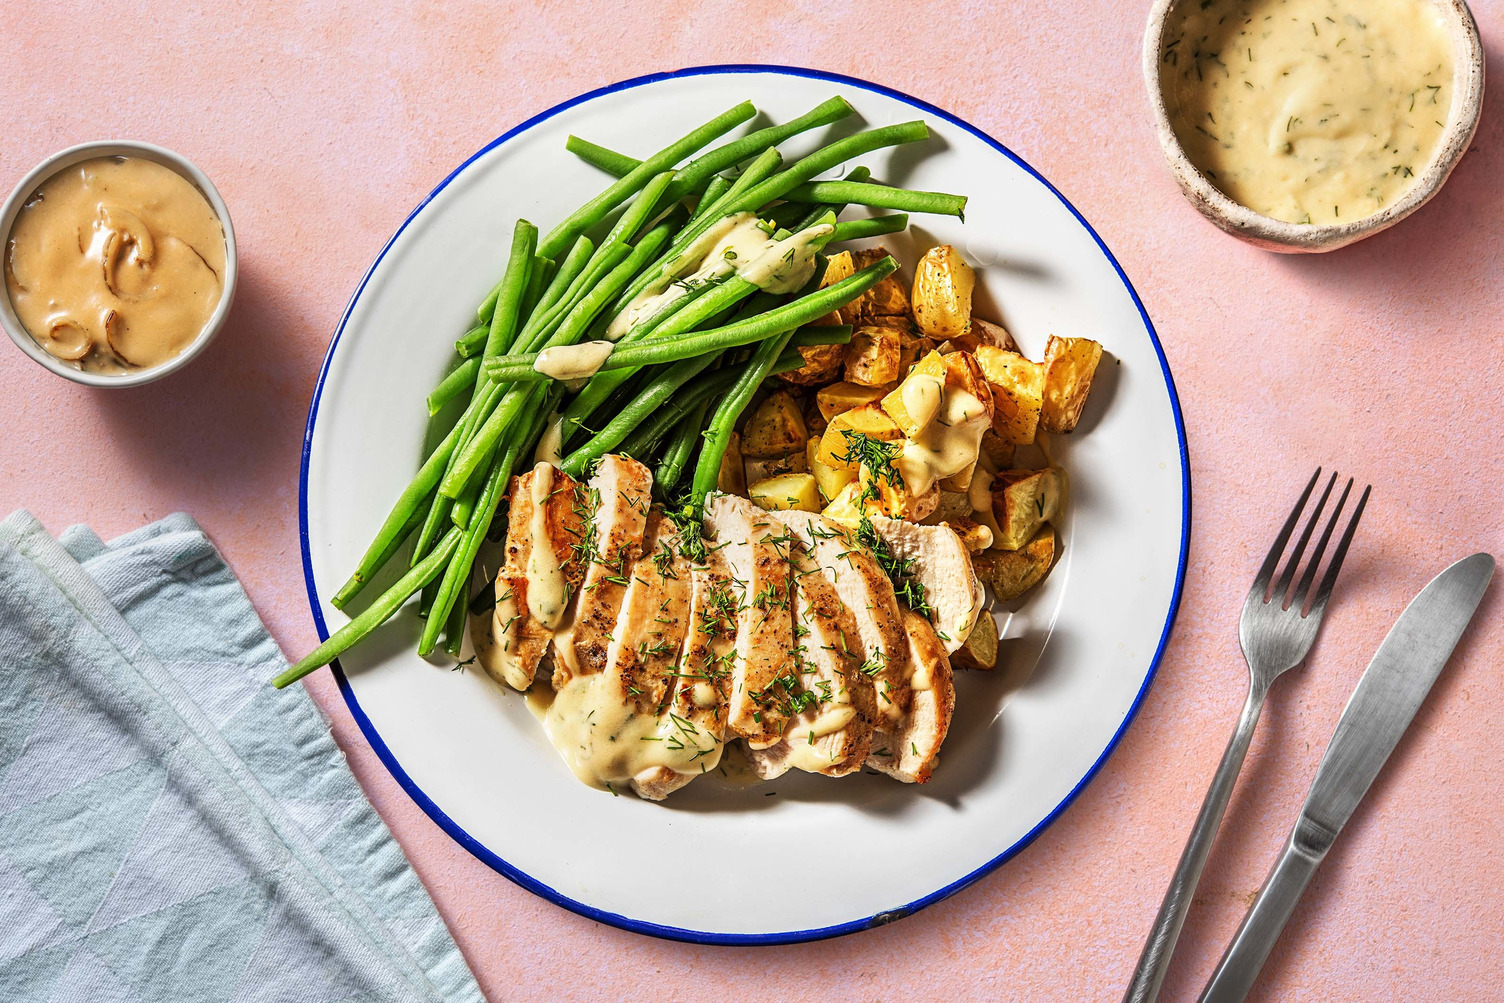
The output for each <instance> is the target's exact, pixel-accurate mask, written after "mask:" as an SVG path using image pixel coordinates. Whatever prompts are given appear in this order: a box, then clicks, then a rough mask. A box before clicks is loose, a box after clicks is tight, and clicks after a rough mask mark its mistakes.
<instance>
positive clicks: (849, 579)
mask: <svg viewBox="0 0 1504 1003" xmlns="http://www.w3.org/2000/svg"><path fill="white" fill-rule="evenodd" d="M768 515H770V516H772V517H773V518H775V519H777V520H778V521H779V522H781V523H783V524H784V525H785V526H787V527H788V528H789V530H790V531H791V532H792V533H793V534H794V536H795V538H796V539H797V540H798V541H799V542H800V543H801V544H802V545H803V546H805V547H807V548H808V549H809V551H810V553H811V554H812V555H813V557H814V559H815V563H816V564H818V565H819V566H820V569H821V570H822V571H823V572H824V573H825V577H826V578H827V579H828V580H829V581H830V582H831V584H833V585H834V586H835V589H836V594H837V595H838V596H839V597H840V600H841V602H842V603H844V604H845V606H846V608H847V609H849V610H850V611H851V614H852V616H853V617H854V618H855V620H856V630H857V635H856V637H855V638H854V639H852V640H851V647H852V650H853V651H854V652H855V653H856V655H857V658H858V659H860V660H861V663H862V668H863V674H864V675H866V676H867V677H868V678H869V679H871V680H872V684H873V687H874V695H875V699H876V702H877V715H878V725H879V727H882V722H883V721H886V722H888V723H889V725H890V726H893V727H896V726H897V725H898V724H899V722H901V721H902V720H903V719H904V715H906V714H907V713H908V712H909V684H908V679H909V640H908V636H907V635H906V634H905V633H904V629H903V618H902V608H901V607H900V606H899V604H898V599H897V597H896V596H894V594H893V583H892V582H891V581H889V580H888V576H887V574H886V573H885V572H884V571H883V569H882V567H881V566H880V565H879V564H878V563H877V558H876V557H874V556H873V554H872V551H870V550H868V549H867V548H866V547H864V546H862V545H861V544H860V543H858V542H857V540H856V533H855V532H854V531H852V530H849V529H848V528H847V527H845V526H843V525H841V524H840V523H838V522H835V521H833V520H831V519H826V518H825V517H824V516H820V515H815V514H813V513H810V512H795V511H792V510H785V511H779V512H769V513H768Z"/></svg>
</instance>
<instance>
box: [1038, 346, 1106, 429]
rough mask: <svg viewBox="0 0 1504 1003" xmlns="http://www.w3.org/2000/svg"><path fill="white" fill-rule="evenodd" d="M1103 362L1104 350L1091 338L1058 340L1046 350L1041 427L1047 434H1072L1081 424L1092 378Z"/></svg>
mask: <svg viewBox="0 0 1504 1003" xmlns="http://www.w3.org/2000/svg"><path fill="white" fill-rule="evenodd" d="M1100 361H1102V346H1101V345H1099V344H1097V343H1096V342H1095V341H1092V340H1091V339H1090V338H1057V337H1055V336H1054V335H1053V334H1052V335H1050V340H1049V343H1048V344H1046V345H1045V346H1044V363H1043V365H1044V407H1043V409H1042V410H1041V411H1040V413H1039V426H1040V427H1041V428H1043V429H1044V430H1045V431H1046V432H1069V431H1070V430H1071V429H1073V428H1075V427H1076V422H1078V421H1080V420H1081V409H1082V408H1083V407H1085V406H1086V395H1087V394H1088V393H1090V392H1091V381H1092V377H1093V376H1095V375H1096V372H1097V363H1098V362H1100Z"/></svg>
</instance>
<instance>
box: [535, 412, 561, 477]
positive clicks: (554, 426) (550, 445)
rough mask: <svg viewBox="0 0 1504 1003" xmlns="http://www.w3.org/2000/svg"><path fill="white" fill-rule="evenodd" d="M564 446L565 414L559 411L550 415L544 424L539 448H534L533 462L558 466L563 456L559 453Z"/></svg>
mask: <svg viewBox="0 0 1504 1003" xmlns="http://www.w3.org/2000/svg"><path fill="white" fill-rule="evenodd" d="M563 448H564V416H563V415H561V414H560V413H559V412H557V411H552V412H550V413H549V415H548V420H547V422H545V423H544V426H543V436H542V438H540V439H539V440H538V448H537V449H535V450H533V463H534V465H537V464H539V463H547V464H550V465H552V466H555V467H557V466H558V465H559V464H560V463H561V462H563V460H562V458H561V457H560V456H559V453H560V452H562V451H563Z"/></svg>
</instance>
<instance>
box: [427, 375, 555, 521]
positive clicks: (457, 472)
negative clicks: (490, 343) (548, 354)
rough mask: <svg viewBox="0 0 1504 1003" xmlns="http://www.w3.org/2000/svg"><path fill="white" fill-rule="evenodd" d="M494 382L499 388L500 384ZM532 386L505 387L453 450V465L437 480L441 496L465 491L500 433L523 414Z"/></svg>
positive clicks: (454, 494)
mask: <svg viewBox="0 0 1504 1003" xmlns="http://www.w3.org/2000/svg"><path fill="white" fill-rule="evenodd" d="M493 385H494V386H497V388H498V389H500V386H499V385H495V384H493ZM531 389H532V388H531V387H529V386H527V385H526V384H524V385H522V386H513V387H510V388H508V389H507V390H506V392H505V393H504V394H503V396H502V398H501V401H500V403H498V404H497V405H496V407H495V409H494V410H492V411H491V414H490V417H488V418H487V419H486V420H485V422H484V423H483V424H481V425H480V426H479V427H478V428H477V429H476V430H475V434H474V435H472V436H471V437H470V440H469V441H468V442H466V443H465V444H464V445H462V446H461V447H460V448H459V450H458V451H456V453H455V459H454V464H453V466H452V467H450V469H449V471H448V472H447V473H446V474H445V475H444V479H443V480H441V481H440V482H439V495H440V496H441V497H445V498H458V497H459V496H460V494H461V492H463V491H464V490H465V486H466V485H468V484H469V483H470V479H471V478H472V477H474V476H475V474H476V471H478V470H480V469H481V468H482V467H483V466H485V465H486V464H487V463H489V462H490V460H491V457H492V455H493V454H494V453H495V451H496V444H497V443H498V442H499V441H501V436H502V434H503V433H504V432H506V430H507V429H508V428H510V427H511V425H512V422H514V421H516V420H517V416H518V415H519V414H521V413H522V409H523V407H524V405H525V404H526V403H527V398H528V394H529V392H530V391H531Z"/></svg>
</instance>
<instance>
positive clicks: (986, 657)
mask: <svg viewBox="0 0 1504 1003" xmlns="http://www.w3.org/2000/svg"><path fill="white" fill-rule="evenodd" d="M997 644H998V638H997V621H996V620H994V619H993V618H992V614H991V613H988V612H986V611H984V612H983V613H982V615H981V616H979V617H977V624H976V626H975V627H973V628H971V633H970V634H967V635H966V643H965V644H963V645H961V647H960V648H958V649H956V653H955V654H953V655H951V656H950V663H951V664H952V665H959V666H960V667H961V668H963V669H983V670H987V669H995V668H997Z"/></svg>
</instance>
